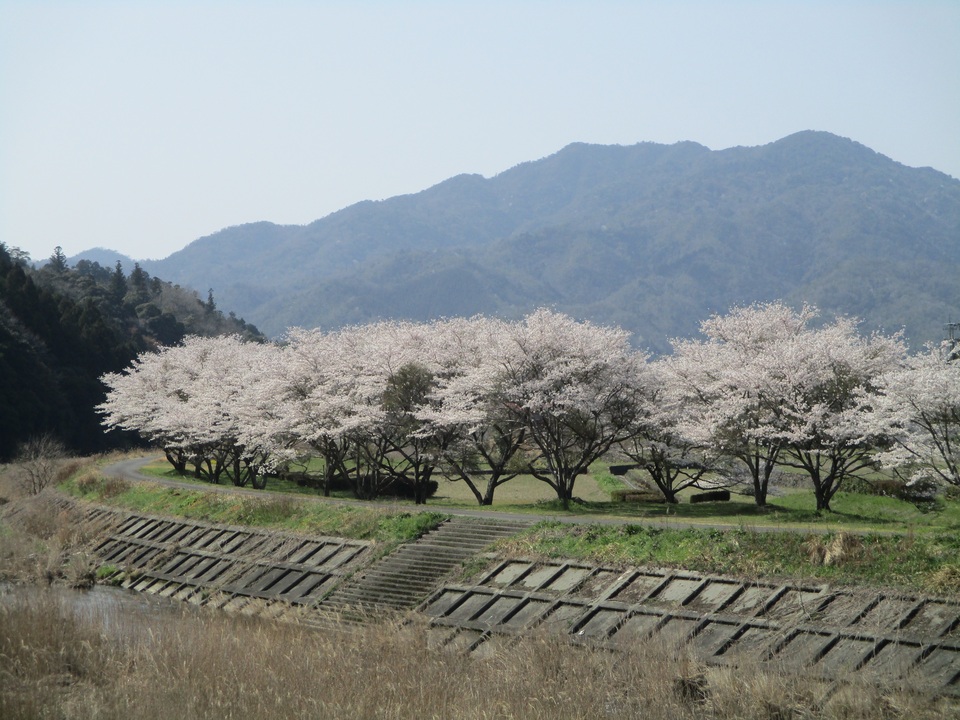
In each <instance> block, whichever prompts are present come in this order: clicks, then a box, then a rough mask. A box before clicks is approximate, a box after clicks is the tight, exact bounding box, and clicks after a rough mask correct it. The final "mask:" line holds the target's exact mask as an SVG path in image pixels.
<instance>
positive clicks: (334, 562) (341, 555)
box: [317, 545, 362, 570]
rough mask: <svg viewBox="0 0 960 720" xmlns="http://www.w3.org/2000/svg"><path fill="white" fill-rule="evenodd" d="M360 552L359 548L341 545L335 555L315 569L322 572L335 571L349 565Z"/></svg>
mask: <svg viewBox="0 0 960 720" xmlns="http://www.w3.org/2000/svg"><path fill="white" fill-rule="evenodd" d="M361 552H362V551H361V549H360V548H357V547H353V546H351V545H341V546H340V547H338V548H337V551H336V552H335V553H333V554H332V555H330V556H329V557H327V558H326V559H325V560H324V561H323V564H322V565H317V567H320V568H323V569H324V570H335V569H336V568H339V567H343V566H344V565H346V564H347V563H349V562H350V561H351V560H353V559H354V558H355V557H357V555H359V554H360V553H361Z"/></svg>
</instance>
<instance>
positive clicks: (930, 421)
mask: <svg viewBox="0 0 960 720" xmlns="http://www.w3.org/2000/svg"><path fill="white" fill-rule="evenodd" d="M816 320H817V313H816V311H815V310H814V309H813V308H810V307H803V308H802V309H800V310H799V311H796V310H793V309H791V308H789V307H787V306H785V305H783V304H782V303H772V304H766V305H755V306H751V307H747V308H737V309H734V310H733V311H731V312H730V313H729V314H727V315H723V316H715V317H713V318H710V319H709V320H707V321H705V322H704V323H703V324H702V327H701V330H702V334H703V338H702V339H698V340H678V341H675V343H674V351H673V353H672V354H671V355H669V356H665V357H662V358H656V359H652V358H650V357H649V356H648V355H647V354H646V353H643V352H639V351H636V350H635V349H633V348H632V347H631V346H630V343H629V338H628V336H627V334H626V333H625V332H624V331H622V330H620V329H618V328H609V327H600V326H597V325H594V324H591V323H587V322H577V321H575V320H573V319H571V318H570V317H568V316H565V315H562V314H559V313H555V312H551V311H548V310H539V311H537V312H535V313H533V314H531V315H529V316H528V317H526V318H525V319H523V320H522V321H519V322H507V321H502V320H496V319H491V318H483V317H476V318H471V319H449V320H440V321H436V322H432V323H405V322H382V323H374V324H369V325H363V326H358V327H351V328H345V329H342V330H338V331H335V332H321V331H319V330H303V329H295V330H291V331H290V332H289V333H288V336H287V338H286V339H285V342H284V343H282V344H279V345H271V344H253V343H245V342H242V341H241V340H240V339H239V338H237V337H221V338H196V337H191V338H187V339H186V340H185V341H184V342H183V343H182V344H181V345H178V346H176V347H169V348H164V349H162V350H161V351H160V352H159V353H153V354H143V355H141V356H140V357H138V358H137V360H136V362H135V363H134V365H133V366H132V367H131V368H130V369H129V370H128V371H127V372H125V373H122V374H110V375H106V376H104V378H103V380H104V382H105V383H106V385H107V387H108V388H109V392H108V394H107V400H106V402H104V403H103V404H102V405H101V406H100V407H99V410H100V412H101V413H102V414H103V415H104V423H105V425H106V426H107V427H110V428H122V429H127V430H136V431H137V432H139V433H140V434H141V435H143V436H145V437H146V438H149V439H150V440H151V441H153V442H156V443H157V444H158V445H159V446H161V447H163V448H164V450H165V452H166V453H167V457H168V459H169V460H170V461H171V463H173V464H174V465H175V466H176V467H178V468H179V469H181V470H183V469H185V468H186V467H187V465H188V463H190V464H192V465H193V466H194V467H196V468H197V472H199V473H200V474H202V475H203V476H205V477H206V478H208V479H209V480H211V481H214V482H219V481H220V480H221V478H223V477H226V478H228V479H229V480H230V481H232V482H234V483H235V484H238V485H245V484H247V483H250V484H252V485H254V486H258V487H259V486H262V485H263V483H264V482H265V477H266V476H267V473H268V471H270V470H272V469H275V468H277V467H280V466H283V465H285V464H287V463H290V462H291V461H294V460H296V459H298V458H302V457H303V456H304V455H305V454H308V455H311V456H314V457H320V458H322V460H323V462H322V464H321V465H322V468H323V471H322V477H320V478H319V481H320V484H321V487H323V488H324V489H325V491H326V492H329V489H330V487H331V486H332V485H333V484H334V483H335V482H346V483H349V484H350V486H351V487H352V488H353V490H354V492H355V493H356V495H357V496H358V497H368V498H370V497H376V496H378V495H380V494H382V493H384V492H387V491H389V490H390V488H392V487H396V486H397V485H398V484H399V485H403V486H405V487H406V488H408V490H409V491H410V492H411V493H412V494H413V496H414V498H415V499H416V501H417V502H424V501H425V500H426V498H427V496H428V495H429V493H430V491H431V488H432V487H435V478H438V477H444V478H447V479H450V480H456V481H461V482H464V483H465V484H466V485H467V486H469V488H470V489H471V491H472V492H473V494H474V495H475V497H476V498H477V501H478V502H479V503H481V504H490V503H492V502H493V497H494V493H495V490H496V488H497V487H498V486H500V485H501V484H503V483H504V482H507V481H508V480H510V479H511V478H513V477H515V476H516V475H517V474H519V473H528V474H531V475H533V476H534V477H536V478H537V479H539V480H541V481H543V482H544V483H546V484H548V485H549V486H550V487H551V488H552V489H553V491H554V492H555V493H556V495H557V497H558V498H559V499H560V500H561V502H562V503H563V504H564V506H568V505H569V503H570V501H571V500H572V499H573V497H574V487H575V483H576V480H577V478H578V477H579V476H580V475H582V474H584V473H586V472H587V470H588V468H589V466H590V465H591V464H592V463H593V462H595V461H596V460H598V459H599V458H601V457H604V456H607V457H611V456H613V455H617V456H620V457H625V458H629V460H630V462H631V463H633V464H635V465H636V466H638V467H640V468H643V469H644V470H645V471H646V472H647V474H649V476H650V479H651V480H652V482H654V483H655V484H656V485H657V487H658V488H659V489H660V491H661V492H662V493H663V495H664V497H665V498H666V499H667V500H668V501H669V502H676V501H677V493H678V492H679V491H680V490H682V489H684V488H686V487H701V486H703V484H704V483H705V482H708V483H710V484H711V485H713V486H715V485H716V484H718V483H722V482H724V481H725V479H726V478H736V477H738V476H739V475H740V474H741V473H738V472H737V471H736V467H737V466H740V467H742V468H743V471H744V472H745V473H746V475H747V476H748V477H749V479H750V483H751V485H752V491H753V495H754V497H755V499H756V502H757V503H758V504H760V505H763V504H765V503H766V497H767V490H768V485H769V481H770V478H771V475H772V472H773V470H774V468H775V467H777V466H784V467H792V468H796V469H797V470H799V471H801V472H803V473H805V474H806V475H807V476H808V477H809V479H810V482H811V485H812V487H813V490H814V494H815V496H816V501H817V509H818V510H829V508H830V500H831V499H832V498H833V496H834V495H835V493H836V492H837V491H838V490H839V488H840V487H841V485H842V483H843V481H844V480H845V479H846V478H849V477H850V476H851V475H853V474H855V473H857V472H858V471H861V470H864V469H867V468H872V467H875V466H877V464H878V463H886V464H887V465H889V466H891V467H896V468H901V469H908V471H909V473H910V477H911V479H915V478H918V477H921V476H930V475H934V476H936V477H937V478H939V479H941V480H944V481H946V482H950V483H953V484H960V475H958V462H957V461H958V459H960V458H957V457H956V455H955V450H954V448H955V446H956V441H957V434H958V428H960V382H958V381H960V367H958V366H956V365H954V364H951V363H949V362H947V360H946V359H945V358H944V357H942V356H941V355H940V354H938V351H937V350H936V349H933V350H930V352H929V353H928V354H926V355H923V356H920V357H909V356H908V355H907V353H906V349H905V347H904V345H903V343H902V342H901V340H900V339H899V338H898V337H896V336H893V337H890V336H885V335H880V334H874V335H870V336H866V337H865V336H862V335H860V334H859V333H858V332H857V327H856V324H855V323H854V322H853V321H850V320H848V319H843V318H842V319H838V320H834V321H832V322H828V323H825V324H820V325H817V324H816Z"/></svg>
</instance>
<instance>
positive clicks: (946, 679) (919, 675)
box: [911, 647, 960, 691]
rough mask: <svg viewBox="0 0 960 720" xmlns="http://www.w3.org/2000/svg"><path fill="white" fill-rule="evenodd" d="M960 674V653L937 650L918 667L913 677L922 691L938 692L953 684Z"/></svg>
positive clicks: (949, 650) (942, 649) (946, 649)
mask: <svg viewBox="0 0 960 720" xmlns="http://www.w3.org/2000/svg"><path fill="white" fill-rule="evenodd" d="M958 673H960V651H958V650H953V649H950V648H944V647H940V648H936V649H935V650H933V652H931V653H930V654H929V655H927V656H926V657H925V658H924V659H923V660H921V661H920V663H919V664H918V665H917V667H916V671H915V673H914V674H913V675H911V677H913V678H915V680H916V681H917V682H918V684H919V685H920V688H921V689H922V690H931V691H936V690H940V689H941V688H944V687H946V686H947V685H950V684H952V683H953V681H954V680H955V679H956V677H957V674H958Z"/></svg>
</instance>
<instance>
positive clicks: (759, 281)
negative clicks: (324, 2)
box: [141, 131, 960, 351]
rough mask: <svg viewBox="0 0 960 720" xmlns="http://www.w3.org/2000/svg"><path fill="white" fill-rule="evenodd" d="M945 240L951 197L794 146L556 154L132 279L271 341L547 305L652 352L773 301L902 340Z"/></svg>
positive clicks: (577, 147) (933, 308)
mask: <svg viewBox="0 0 960 720" xmlns="http://www.w3.org/2000/svg"><path fill="white" fill-rule="evenodd" d="M958 238H960V181H958V180H956V179H954V178H951V177H950V176H948V175H946V174H944V173H940V172H938V171H936V170H933V169H930V168H909V167H907V166H904V165H902V164H900V163H897V162H895V161H893V160H891V159H890V158H887V157H885V156H883V155H882V154H880V153H877V152H875V151H873V150H871V149H870V148H868V147H866V146H864V145H862V144H860V143H857V142H855V141H853V140H850V139H847V138H841V137H839V136H836V135H832V134H830V133H826V132H822V131H802V132H799V133H795V134H793V135H790V136H787V137H785V138H782V139H781V140H777V141H775V142H773V143H769V144H767V145H760V146H753V147H738V148H727V149H724V150H716V151H714V150H710V149H709V148H706V147H705V146H703V145H699V144H698V143H695V142H690V141H685V142H680V143H674V144H672V145H660V144H657V143H638V144H635V145H627V146H618V145H592V144H588V143H572V144H570V145H567V146H566V147H564V148H562V149H561V150H559V151H558V152H556V153H553V154H552V155H549V156H547V157H545V158H542V159H540V160H534V161H529V162H524V163H520V164H518V165H515V166H514V167H512V168H509V169H507V170H504V171H503V172H501V173H498V174H496V175H494V176H491V177H489V178H484V177H482V176H479V175H467V174H464V175H457V176H454V177H451V178H448V179H447V180H444V181H442V182H440V183H437V184H436V185H433V186H432V187H430V188H427V189H425V190H422V191H420V192H417V193H412V194H409V195H399V196H396V197H392V198H388V199H385V200H381V201H363V202H360V203H356V204H354V205H351V206H349V207H346V208H343V209H341V210H338V211H336V212H334V213H331V214H329V215H327V216H325V217H323V218H320V219H318V220H316V221H314V222H312V223H309V224H308V225H302V226H283V225H275V224H273V223H267V222H261V223H253V224H248V225H241V226H236V227H233V228H225V229H224V230H221V231H219V232H217V233H213V234H211V235H208V236H205V237H204V238H200V239H198V240H196V241H194V242H193V243H190V244H189V245H188V246H187V247H185V248H184V249H182V250H180V251H178V252H176V253H173V254H172V255H170V256H169V257H168V258H165V259H163V260H160V261H143V262H142V263H141V264H142V265H143V267H144V269H146V270H147V271H148V272H151V273H153V274H155V275H159V276H162V277H165V278H167V279H169V280H171V281H173V282H178V283H181V284H183V285H187V286H190V287H195V288H198V289H200V290H201V291H204V290H206V288H208V287H210V288H214V290H215V292H216V295H217V298H218V302H219V303H220V305H221V306H222V307H230V308H231V309H234V310H236V312H237V313H238V314H241V315H243V316H244V317H247V318H249V319H250V320H251V321H252V322H254V323H256V324H257V326H258V327H260V328H261V329H262V330H263V331H264V332H266V333H268V334H269V335H273V336H277V335H280V334H282V332H283V331H284V329H285V328H286V327H289V326H292V325H306V326H316V325H319V326H323V327H326V328H332V327H336V326H338V325H342V324H350V323H355V322H368V321H371V320H376V319H380V318H386V317H395V318H406V319H415V320H425V319H429V318H430V317H437V316H440V315H453V314H473V313H474V312H484V313H488V314H497V315H503V316H519V315H522V314H523V313H525V312H528V311H529V310H531V309H532V308H534V307H536V306H538V305H550V306H553V307H556V308H557V309H559V310H563V311H565V312H570V313H571V314H575V315H577V316H580V317H584V318H585V319H591V320H595V321H599V322H615V323H617V324H621V325H623V326H624V327H626V328H627V329H630V330H631V331H633V332H634V333H635V334H636V336H637V339H638V342H639V343H640V344H644V345H649V346H650V347H651V348H652V349H654V350H656V351H662V350H665V349H666V348H667V341H668V338H669V337H674V336H680V335H690V334H693V333H695V332H696V327H697V324H698V323H699V321H700V320H702V319H704V318H705V317H706V316H708V315H709V314H710V313H711V312H723V311H725V310H726V309H727V308H728V307H729V306H730V305H731V304H745V303H749V302H754V301H763V300H770V299H776V298H783V299H785V300H787V301H788V302H795V303H799V302H812V303H814V304H817V305H819V306H821V308H822V309H823V310H824V311H825V312H827V313H841V314H848V315H855V316H858V317H862V318H864V320H865V321H866V324H867V325H868V326H870V327H871V328H872V327H880V326H883V327H886V328H888V329H890V328H893V329H896V328H899V327H901V326H903V327H905V328H906V330H907V336H908V338H909V339H910V340H911V341H912V342H914V344H918V343H922V342H923V341H925V340H935V339H937V338H936V337H935V335H936V334H937V333H938V332H939V325H941V324H942V323H943V322H946V321H947V320H948V319H949V317H938V316H942V315H943V314H944V313H945V314H947V315H951V313H950V312H949V311H950V309H951V308H956V307H957V306H958V305H960V291H958V289H957V288H956V283H953V282H951V281H950V278H951V277H956V272H957V271H958V270H960V243H957V242H956V241H957V239H958ZM917 267H924V268H926V270H925V273H924V277H917V273H916V271H915V270H916V268H917ZM904 283H911V285H904ZM952 314H954V315H955V312H954V313H952Z"/></svg>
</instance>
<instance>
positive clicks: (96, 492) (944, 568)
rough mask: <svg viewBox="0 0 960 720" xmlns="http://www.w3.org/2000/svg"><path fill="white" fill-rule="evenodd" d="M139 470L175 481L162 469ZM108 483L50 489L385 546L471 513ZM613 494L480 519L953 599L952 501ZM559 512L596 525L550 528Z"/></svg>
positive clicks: (668, 560)
mask: <svg viewBox="0 0 960 720" xmlns="http://www.w3.org/2000/svg"><path fill="white" fill-rule="evenodd" d="M147 472H151V473H154V474H156V475H158V476H160V477H175V476H173V475H172V473H171V472H170V471H169V467H168V466H166V465H165V463H162V462H161V463H155V464H153V465H152V466H149V467H148V468H147ZM176 479H180V480H183V479H184V478H180V477H176ZM116 483H117V481H112V480H109V479H103V478H100V477H99V476H98V475H96V474H95V473H94V474H93V475H87V476H75V477H74V478H72V479H70V480H68V481H67V482H65V483H63V484H62V487H63V488H64V489H66V490H67V491H68V492H72V493H74V494H77V495H80V496H84V497H89V498H91V499H96V500H99V501H106V502H110V503H112V504H115V505H117V506H120V507H125V508H128V509H131V510H135V511H140V512H148V513H158V514H173V515H181V516H185V517H193V518H199V519H205V520H209V521H213V522H224V523H233V524H252V525H260V526H267V527H276V528H278V529H284V530H291V531H300V532H310V533H317V534H325V535H335V536H341V537H351V538H361V539H375V540H380V541H387V542H390V543H396V542H402V541H404V540H407V539H412V538H415V537H417V536H418V535H419V534H422V532H424V531H425V530H427V529H429V528H430V527H432V526H434V525H435V524H436V523H437V522H439V521H440V520H442V519H443V517H445V515H444V514H443V513H444V511H449V512H455V511H457V510H459V509H462V508H470V509H477V505H476V504H475V502H471V501H472V495H470V494H469V493H468V492H467V491H466V490H465V488H463V486H462V484H461V483H445V484H443V485H441V491H440V492H439V493H438V497H436V498H434V499H431V501H430V503H429V508H430V509H431V511H430V512H429V513H426V514H422V513H420V512H416V510H417V509H416V508H415V507H414V506H413V504H412V503H411V502H396V503H392V504H391V505H390V506H389V507H387V508H385V507H382V506H374V505H372V504H370V503H360V502H353V503H342V502H327V501H324V499H322V498H318V497H317V491H316V490H310V489H307V488H302V487H298V486H297V485H296V484H294V483H291V482H284V481H271V485H270V486H268V489H269V490H271V491H273V492H272V493H269V494H265V495H264V496H263V497H262V498H258V497H250V496H249V495H247V496H243V497H239V496H236V495H230V494H222V493H213V492H210V491H209V490H208V489H205V488H204V484H203V483H200V482H198V486H197V489H196V490H194V489H182V488H164V487H162V486H161V485H151V484H149V483H132V484H130V483H121V484H120V487H119V488H113V489H111V488H112V487H113V485H116ZM511 486H512V487H511ZM618 487H622V485H621V482H620V480H619V479H618V478H615V477H613V476H611V475H610V474H609V473H608V472H607V471H606V467H605V466H602V465H598V466H596V467H595V468H594V472H593V473H592V474H591V475H590V476H585V477H583V478H581V479H580V480H579V481H578V489H579V491H580V492H581V497H585V498H589V499H585V500H583V502H579V503H577V504H576V505H575V506H574V508H573V509H572V510H571V511H570V513H564V512H563V511H562V510H561V509H560V507H559V504H558V503H557V502H556V501H553V500H550V499H549V496H548V495H547V494H546V493H545V490H546V491H549V488H546V486H544V485H543V483H539V482H537V481H535V480H533V479H532V478H523V477H521V478H518V479H517V480H514V481H511V483H508V484H507V485H505V486H504V487H502V488H500V489H499V490H501V491H504V490H506V489H507V488H510V489H511V495H510V496H508V495H507V494H506V493H505V492H504V493H500V492H499V491H498V502H496V504H495V505H494V506H493V508H491V509H492V510H497V511H509V512H520V513H537V514H539V515H544V516H546V517H548V518H551V519H550V520H546V521H544V522H541V523H539V524H537V525H536V526H535V527H534V528H533V529H531V530H530V531H528V532H526V533H524V534H522V535H520V536H517V537H516V538H514V539H512V540H509V541H505V542H503V543H501V545H500V551H501V552H503V553H505V554H512V555H523V556H528V557H538V556H539V557H553V558H556V557H564V558H572V559H581V560H585V561H591V562H599V563H609V564H619V565H657V566H666V567H684V568H687V569H690V570H697V571H701V572H707V573H730V574H735V575H739V576H747V577H761V576H763V577H792V578H797V579H809V580H813V581H817V582H831V583H849V584H864V585H873V586H879V587H889V588H900V589H905V590H910V591H922V592H928V593H934V594H942V595H958V594H960V502H957V501H955V500H943V499H940V500H938V502H937V503H936V504H935V505H933V506H932V507H930V508H927V509H925V510H921V509H919V508H917V507H916V506H914V505H912V504H910V503H908V502H904V501H901V500H897V499H895V498H890V497H877V496H870V495H863V494H859V493H849V492H841V493H838V494H837V496H836V497H835V498H834V502H833V506H834V512H832V513H824V514H823V515H817V514H816V513H815V512H814V510H813V507H814V503H813V496H812V493H811V492H809V491H807V490H805V489H802V488H801V489H788V490H786V491H783V492H782V494H780V495H778V496H775V497H771V498H770V505H769V506H768V507H767V508H764V509H760V508H757V507H756V506H755V505H754V504H753V502H752V501H751V500H750V499H749V498H746V497H743V496H738V495H734V500H732V501H731V502H723V503H702V504H690V503H688V502H684V503H681V504H679V505H673V506H670V505H662V504H647V503H617V502H611V501H610V500H609V496H610V495H609V493H610V491H611V490H614V489H616V488H618ZM207 488H209V486H207ZM274 493H276V494H274ZM500 499H502V500H503V502H500V501H499V500H500ZM565 514H566V515H571V514H575V515H576V516H578V517H583V518H584V519H585V520H591V521H599V522H589V523H588V522H584V523H582V524H574V525H571V524H570V523H568V522H562V523H561V522H558V521H556V520H557V519H559V518H562V517H563V516H564V515H565ZM567 519H569V518H567ZM641 522H642V523H648V524H645V525H641V524H640V523H641ZM688 525H690V526H688ZM714 526H716V527H714ZM765 531H777V532H765Z"/></svg>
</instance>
